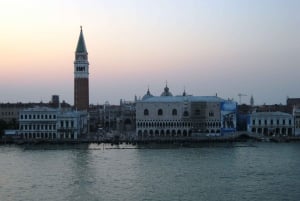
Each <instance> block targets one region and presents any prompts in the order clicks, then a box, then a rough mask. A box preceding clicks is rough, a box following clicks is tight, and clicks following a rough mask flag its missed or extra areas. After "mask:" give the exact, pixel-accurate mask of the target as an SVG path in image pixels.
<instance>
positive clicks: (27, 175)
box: [0, 143, 300, 201]
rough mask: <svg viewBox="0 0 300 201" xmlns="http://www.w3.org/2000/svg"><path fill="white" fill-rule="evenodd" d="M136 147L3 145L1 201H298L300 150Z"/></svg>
mask: <svg viewBox="0 0 300 201" xmlns="http://www.w3.org/2000/svg"><path fill="white" fill-rule="evenodd" d="M118 148H121V149H118ZM136 148H137V147H129V146H125V145H124V146H121V147H116V146H110V145H103V144H100V145H96V144H91V145H72V146H62V145H60V146H58V145H48V146H46V145H35V146H15V145H10V146H9V145H2V146H0V200H1V201H6V200H7V201H15V200H42V201H48V200H75V201H76V200H84V201H86V200H89V201H93V200H103V201H106V200H107V201H114V200H116V201H119V200H120V201H123V200H124V201H126V200H132V201H133V200H145V201H146V200H147V201H150V200H155V201H157V200H162V201H163V200H170V201H171V200H172V201H176V200H178V201H183V200H189V201H190V200H195V201H196V200H197V201H198V200H204V201H209V200H215V201H220V200H230V201H234V200H238V201H241V200H249V201H250V200H251V201H255V200H259V201H261V200H272V201H282V200H295V201H296V200H300V143H282V144H281V143H279V144H276V143H252V144H250V143H234V144H226V143H224V144H223V143H222V144H201V145H197V147H182V146H169V145H165V146H147V147H139V149H136Z"/></svg>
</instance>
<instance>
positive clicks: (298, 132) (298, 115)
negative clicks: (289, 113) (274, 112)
mask: <svg viewBox="0 0 300 201" xmlns="http://www.w3.org/2000/svg"><path fill="white" fill-rule="evenodd" d="M293 117H294V126H295V129H294V134H295V136H300V108H299V107H296V106H295V107H294V109H293Z"/></svg>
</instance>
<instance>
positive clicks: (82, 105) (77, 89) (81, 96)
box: [74, 78, 89, 110]
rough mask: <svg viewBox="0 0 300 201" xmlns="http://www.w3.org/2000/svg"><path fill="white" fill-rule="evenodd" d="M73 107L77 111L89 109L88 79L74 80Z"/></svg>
mask: <svg viewBox="0 0 300 201" xmlns="http://www.w3.org/2000/svg"><path fill="white" fill-rule="evenodd" d="M74 106H75V108H76V109H77V110H87V109H88V107H89V79H88V78H75V80H74Z"/></svg>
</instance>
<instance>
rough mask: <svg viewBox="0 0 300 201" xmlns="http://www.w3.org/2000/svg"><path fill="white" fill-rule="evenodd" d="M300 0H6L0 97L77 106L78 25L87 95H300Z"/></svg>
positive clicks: (1, 6)
mask: <svg viewBox="0 0 300 201" xmlns="http://www.w3.org/2000/svg"><path fill="white" fill-rule="evenodd" d="M299 11H300V1H298V0H294V1H292V0H86V1H83V0H81V1H75V0H68V1H67V0H51V1H50V0H49V1H40V0H26V1H24V0H19V1H17V0H0V22H1V23H0V26H1V35H0V54H1V62H0V68H1V74H0V102H39V101H43V102H48V101H49V100H50V98H51V95H53V94H57V95H59V96H60V99H61V100H65V101H67V102H68V103H71V104H73V90H74V89H73V88H74V87H73V84H74V83H73V82H74V74H73V62H74V52H75V48H76V45H77V40H78V37H79V32H80V25H82V26H83V33H84V37H85V42H86V46H87V50H88V53H89V62H90V103H92V104H103V103H104V102H105V101H109V102H110V103H112V104H118V103H119V100H120V99H125V100H133V99H134V96H135V95H136V96H137V97H142V96H143V95H144V94H145V93H146V91H147V88H148V86H149V88H150V91H151V93H152V94H154V95H160V94H161V92H162V91H163V88H164V87H165V83H166V81H167V82H168V86H169V88H170V91H171V92H172V93H173V95H179V94H182V92H183V90H184V88H185V89H186V91H187V93H188V94H192V95H199V96H202V95H203V96H206V95H215V94H216V93H217V94H218V96H220V97H223V98H226V99H227V98H233V99H234V100H236V101H238V100H239V99H238V96H237V94H238V93H243V94H247V95H248V96H245V97H243V98H242V100H243V102H245V103H248V104H249V100H250V96H251V95H253V96H254V100H255V104H264V103H266V104H275V103H277V104H280V103H282V104H285V102H286V98H287V96H289V97H300V12H299Z"/></svg>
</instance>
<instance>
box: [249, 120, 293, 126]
mask: <svg viewBox="0 0 300 201" xmlns="http://www.w3.org/2000/svg"><path fill="white" fill-rule="evenodd" d="M281 122H282V125H286V123H287V122H286V120H285V119H282V121H281ZM256 123H258V125H259V126H260V125H274V123H275V121H273V119H271V120H270V121H269V124H268V121H267V120H266V119H265V120H264V121H262V120H261V119H258V120H257V121H256V120H255V119H253V120H252V125H256ZM263 123H264V124H263ZM279 124H280V120H279V119H277V120H276V125H279ZM288 124H289V125H292V120H291V119H289V120H288Z"/></svg>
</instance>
